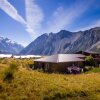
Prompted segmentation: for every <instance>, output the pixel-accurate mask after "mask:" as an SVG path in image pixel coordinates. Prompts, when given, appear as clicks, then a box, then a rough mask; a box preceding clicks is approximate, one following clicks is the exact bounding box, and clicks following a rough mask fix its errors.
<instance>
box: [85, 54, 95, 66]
mask: <svg viewBox="0 0 100 100" xmlns="http://www.w3.org/2000/svg"><path fill="white" fill-rule="evenodd" d="M85 61H86V65H88V66H95V61H94V59H93V57H92V56H91V55H90V56H87V57H86V58H85Z"/></svg>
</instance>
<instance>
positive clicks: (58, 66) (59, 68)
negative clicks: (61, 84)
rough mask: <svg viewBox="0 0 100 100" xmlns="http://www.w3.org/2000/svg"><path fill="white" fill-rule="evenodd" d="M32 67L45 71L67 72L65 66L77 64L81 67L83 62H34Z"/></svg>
mask: <svg viewBox="0 0 100 100" xmlns="http://www.w3.org/2000/svg"><path fill="white" fill-rule="evenodd" d="M34 64H35V65H34V69H43V70H44V71H46V72H67V67H70V66H73V65H75V66H78V67H83V65H84V64H83V62H67V63H47V62H35V63H34Z"/></svg>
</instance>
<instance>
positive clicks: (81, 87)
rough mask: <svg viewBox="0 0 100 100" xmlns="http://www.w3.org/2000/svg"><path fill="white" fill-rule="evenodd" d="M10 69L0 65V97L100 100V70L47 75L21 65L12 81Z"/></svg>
mask: <svg viewBox="0 0 100 100" xmlns="http://www.w3.org/2000/svg"><path fill="white" fill-rule="evenodd" d="M18 63H19V62H18ZM7 68H8V66H7V64H0V100H100V73H90V74H80V75H61V74H47V73H42V72H38V71H33V70H31V69H27V68H26V67H23V66H22V64H20V66H18V69H17V70H16V72H15V73H14V77H13V79H12V80H11V81H10V82H9V81H4V77H3V74H4V72H5V70H6V69H7Z"/></svg>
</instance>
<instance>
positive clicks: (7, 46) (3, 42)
mask: <svg viewBox="0 0 100 100" xmlns="http://www.w3.org/2000/svg"><path fill="white" fill-rule="evenodd" d="M22 49H23V46H22V45H20V44H17V43H16V42H14V41H11V40H10V39H8V38H3V37H0V53H10V54H18V53H19V52H20V51H21V50H22Z"/></svg>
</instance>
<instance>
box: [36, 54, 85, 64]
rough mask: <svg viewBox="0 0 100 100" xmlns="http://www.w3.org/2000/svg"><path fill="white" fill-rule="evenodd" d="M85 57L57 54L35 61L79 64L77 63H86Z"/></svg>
mask: <svg viewBox="0 0 100 100" xmlns="http://www.w3.org/2000/svg"><path fill="white" fill-rule="evenodd" d="M83 57H85V56H84V55H82V54H56V55H51V56H47V57H44V58H40V59H37V60H34V61H38V62H52V63H60V62H77V61H84V60H83V59H81V58H83Z"/></svg>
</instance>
